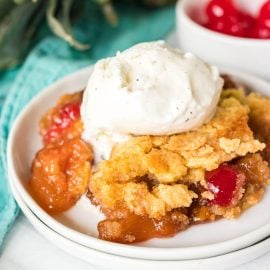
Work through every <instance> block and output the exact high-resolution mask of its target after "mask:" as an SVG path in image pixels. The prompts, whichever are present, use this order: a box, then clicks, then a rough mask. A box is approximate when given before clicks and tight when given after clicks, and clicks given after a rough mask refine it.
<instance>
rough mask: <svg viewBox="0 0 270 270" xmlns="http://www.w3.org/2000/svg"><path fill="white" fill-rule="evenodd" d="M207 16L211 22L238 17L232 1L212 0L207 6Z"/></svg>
mask: <svg viewBox="0 0 270 270" xmlns="http://www.w3.org/2000/svg"><path fill="white" fill-rule="evenodd" d="M206 14H207V16H208V18H209V20H210V21H213V20H218V19H221V18H224V17H229V16H232V17H235V16H237V10H236V8H235V6H234V5H233V2H232V0H211V1H210V2H209V3H208V5H207V6H206Z"/></svg>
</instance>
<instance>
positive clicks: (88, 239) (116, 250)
mask: <svg viewBox="0 0 270 270" xmlns="http://www.w3.org/2000/svg"><path fill="white" fill-rule="evenodd" d="M92 70H93V66H90V67H86V68H83V69H81V70H78V71H76V72H74V73H72V74H69V75H67V76H65V77H63V78H61V79H60V80H57V81H56V82H54V83H52V84H51V85H49V86H48V87H46V88H44V89H43V90H42V91H41V92H39V93H38V94H37V95H36V96H35V97H34V98H33V99H32V100H31V101H30V102H29V103H28V104H27V106H25V108H24V109H23V110H22V111H21V112H20V114H19V115H18V116H17V117H16V120H15V121H14V123H13V125H12V127H11V130H10V134H9V137H8V144H7V164H8V174H9V181H10V182H14V184H15V186H16V187H17V189H18V191H19V193H20V195H21V196H22V198H23V199H24V201H25V202H26V204H27V205H28V207H29V208H30V209H31V210H32V211H33V212H34V213H35V214H36V215H37V216H38V217H39V218H40V219H41V220H42V221H43V222H44V223H45V224H47V225H48V226H49V227H51V228H52V229H53V230H55V231H57V232H59V233H60V234H62V235H64V236H65V237H68V238H69V239H71V240H73V241H76V242H77V243H81V244H83V245H85V246H88V247H91V248H94V249H95V250H99V251H103V252H108V253H110V254H117V255H121V256H128V257H132V258H146V257H147V259H162V260H176V259H195V258H196V259H198V258H204V257H207V256H208V257H209V256H217V255H220V254H224V253H226V252H230V251H232V250H237V249H240V248H243V247H245V246H247V245H250V244H253V243H255V242H256V241H258V240H260V239H262V238H264V237H266V236H268V235H269V234H270V223H269V224H266V225H264V226H262V227H259V228H258V229H256V230H254V231H252V232H250V233H247V234H245V235H243V236H240V237H237V238H234V239H231V240H226V241H223V242H220V243H215V244H210V245H200V246H195V247H182V248H174V247H172V248H170V247H167V248H162V247H141V246H132V245H125V244H119V243H113V242H108V241H104V240H101V239H98V238H96V237H93V236H90V235H86V234H84V233H81V232H78V231H76V230H74V229H71V228H69V227H67V226H65V225H64V224H62V223H60V222H58V221H57V220H55V219H54V218H53V217H51V216H50V215H48V214H47V213H46V212H45V211H44V210H43V209H41V208H40V206H39V205H38V204H37V203H36V202H35V201H34V199H33V198H32V197H31V196H30V194H29V193H28V192H27V191H26V190H25V188H24V187H23V185H22V184H21V182H20V180H19V177H18V175H17V173H16V171H15V169H14V166H13V159H12V154H11V153H12V142H13V138H14V136H15V134H16V129H17V126H18V125H19V123H20V120H21V119H23V117H24V116H25V115H26V114H27V113H28V111H29V110H30V109H29V108H32V107H33V106H35V105H36V103H38V101H39V100H41V99H42V98H43V97H44V96H47V95H49V94H50V93H51V92H53V91H55V90H54V89H56V88H57V87H58V88H59V86H61V84H62V83H68V81H73V80H75V79H76V78H77V76H81V77H82V76H89V74H90V73H91V71H92ZM222 71H224V72H227V73H231V74H234V76H238V77H241V78H244V80H246V77H248V78H249V79H250V80H251V79H252V80H253V81H259V82H260V84H265V85H267V86H268V87H269V89H270V83H268V82H267V81H265V80H263V79H261V78H259V77H257V76H254V75H251V74H248V73H244V72H241V71H236V70H233V69H230V71H229V70H228V69H222ZM74 91H75V89H74ZM14 179H15V180H14ZM229 247H233V248H229ZM134 254H135V255H134ZM194 254H196V255H194ZM209 254H210V255H209Z"/></svg>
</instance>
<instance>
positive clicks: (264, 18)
mask: <svg viewBox="0 0 270 270" xmlns="http://www.w3.org/2000/svg"><path fill="white" fill-rule="evenodd" d="M258 24H259V26H260V27H266V28H270V1H267V2H265V3H264V5H263V6H262V7H261V9H260V13H259V18H258Z"/></svg>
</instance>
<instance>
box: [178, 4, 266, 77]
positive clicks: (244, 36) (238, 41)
mask: <svg viewBox="0 0 270 270" xmlns="http://www.w3.org/2000/svg"><path fill="white" fill-rule="evenodd" d="M176 15H177V16H176V17H177V37H178V41H179V45H180V47H181V48H182V49H183V50H185V51H189V52H193V53H194V54H196V55H198V56H200V57H201V58H203V59H205V60H206V61H207V62H210V63H213V64H216V65H218V66H221V67H225V68H232V69H241V70H243V71H245V72H249V73H254V74H256V75H259V76H261V77H264V78H265V79H268V80H270V0H252V1H248V0H179V1H178V3H177V6H176Z"/></svg>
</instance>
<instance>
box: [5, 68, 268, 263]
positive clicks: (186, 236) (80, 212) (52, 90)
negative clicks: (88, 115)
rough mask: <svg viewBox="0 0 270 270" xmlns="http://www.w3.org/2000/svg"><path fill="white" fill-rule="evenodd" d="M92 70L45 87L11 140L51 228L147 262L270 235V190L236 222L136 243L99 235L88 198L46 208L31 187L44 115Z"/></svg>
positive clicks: (262, 87)
mask: <svg viewBox="0 0 270 270" xmlns="http://www.w3.org/2000/svg"><path fill="white" fill-rule="evenodd" d="M91 72H92V68H91V67H90V68H87V69H83V70H80V71H78V72H76V73H74V74H72V75H69V76H67V77H65V78H63V79H61V80H60V81H58V82H56V83H54V84H52V85H51V86H49V87H48V88H46V89H44V91H42V92H41V93H40V94H38V95H37V96H36V97H35V98H34V99H33V100H32V101H31V102H30V103H29V104H28V105H27V106H26V107H25V109H24V110H23V111H22V112H21V114H20V115H19V116H18V118H17V119H16V121H15V122H14V124H13V126H12V129H11V132H10V135H9V138H8V149H7V159H8V171H9V180H10V182H11V183H12V184H13V185H14V186H15V187H16V189H17V190H18V192H19V193H20V195H21V197H22V198H23V200H24V201H25V203H26V204H27V205H28V207H29V208H30V209H31V210H32V211H33V212H34V213H35V215H37V216H38V217H39V218H40V219H41V220H42V221H43V222H44V223H45V224H46V225H47V226H48V227H50V228H52V229H53V230H54V231H55V232H57V233H59V234H61V235H63V236H65V237H66V238H68V239H70V240H72V241H75V242H77V243H79V244H81V245H84V246H87V247H90V248H93V249H96V250H99V251H103V252H107V253H111V254H115V255H120V256H126V257H132V258H139V259H148V260H187V259H198V258H206V257H210V256H217V255H221V254H224V253H228V252H231V251H235V250H238V249H241V248H244V247H247V246H248V245H251V244H254V243H256V242H257V241H259V240H261V239H263V238H265V237H267V236H268V235H269V234H270V216H269V215H266V214H265V212H266V211H267V210H268V208H269V205H270V192H269V191H268V192H266V195H265V197H264V199H263V200H262V201H261V202H260V203H259V204H258V205H256V206H255V207H253V208H251V209H249V210H248V211H246V212H245V213H244V214H243V215H242V216H241V217H240V218H239V219H237V220H235V221H228V220H220V221H217V222H214V223H208V224H201V225H196V226H193V227H191V228H190V229H188V230H186V231H184V232H181V233H179V234H177V235H176V236H174V237H172V238H165V239H152V240H150V241H147V242H143V243H140V244H137V245H123V244H117V243H111V242H107V241H103V240H100V239H98V238H97V236H98V233H97V229H96V227H97V223H98V221H99V220H101V219H102V215H101V214H100V212H99V210H98V209H97V208H96V207H94V206H93V205H91V204H90V202H89V200H88V199H87V198H86V197H85V196H83V197H82V198H81V199H80V200H79V202H78V203H77V204H76V205H75V206H74V207H73V208H72V209H70V210H69V211H66V212H64V213H62V214H61V215H58V216H50V215H48V214H47V213H46V212H45V211H44V210H42V209H41V208H40V207H39V205H38V204H37V203H36V202H35V201H34V200H33V198H32V197H31V195H30V194H29V193H28V190H27V181H28V180H29V177H30V166H31V162H32V159H33V157H34V155H35V153H36V151H37V150H38V149H39V148H40V147H41V141H40V137H39V135H38V122H39V120H40V117H41V115H43V114H44V112H45V111H47V110H48V108H50V107H52V106H54V104H55V102H56V100H57V98H58V97H59V96H61V95H63V94H65V93H70V92H73V91H78V90H81V89H83V88H84V87H85V85H86V83H87V80H88V77H89V75H90V74H91ZM233 74H234V76H235V78H238V80H239V81H241V82H242V83H244V84H247V85H249V86H250V87H251V88H253V89H258V91H260V92H262V93H263V94H267V93H269V90H270V84H269V83H267V82H265V81H263V80H261V79H259V78H257V77H254V76H250V75H247V74H243V73H239V72H234V73H233ZM22 138H23V140H22ZM258 217H260V218H258ZM220 232H222V233H220Z"/></svg>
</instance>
